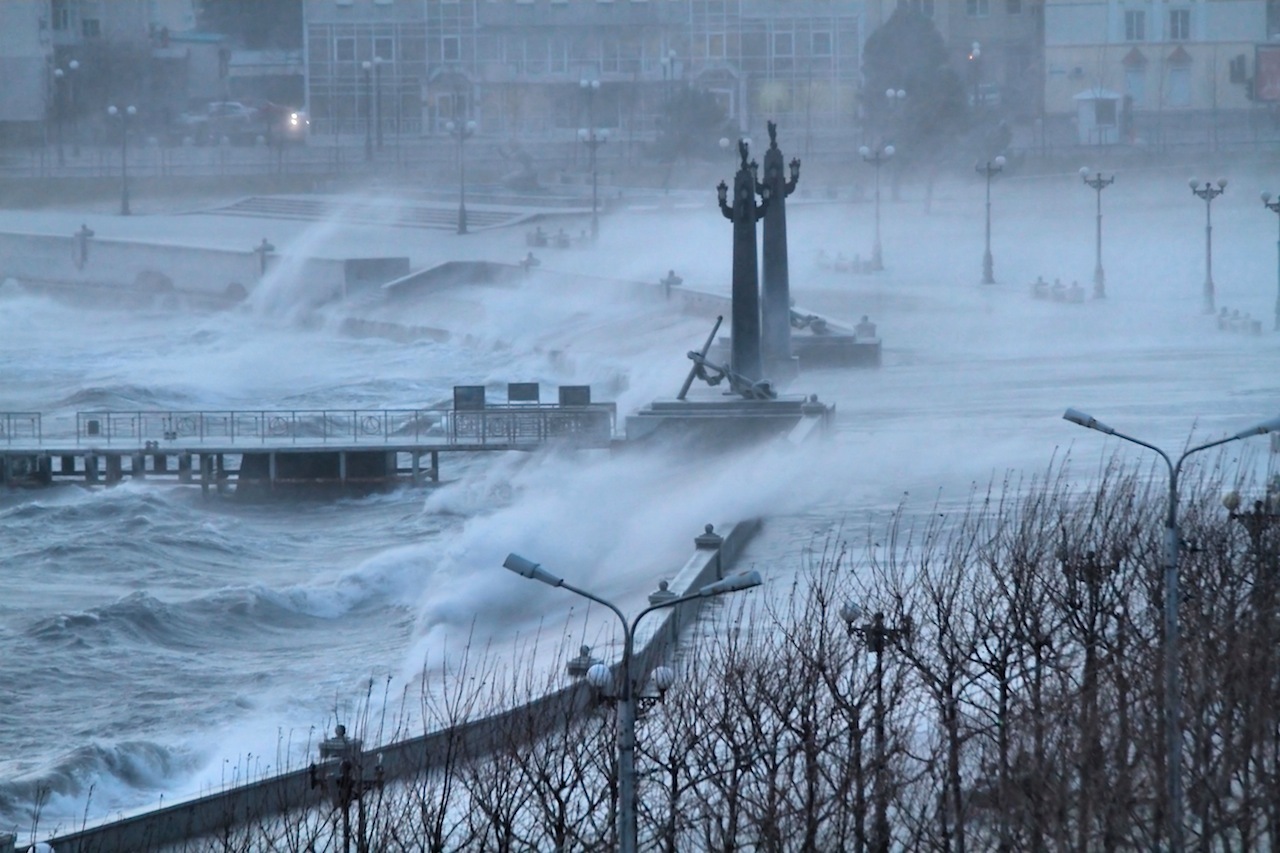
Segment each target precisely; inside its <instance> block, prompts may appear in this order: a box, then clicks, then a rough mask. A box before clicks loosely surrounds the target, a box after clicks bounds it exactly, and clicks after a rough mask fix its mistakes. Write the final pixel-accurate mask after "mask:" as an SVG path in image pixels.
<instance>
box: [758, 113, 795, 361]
mask: <svg viewBox="0 0 1280 853" xmlns="http://www.w3.org/2000/svg"><path fill="white" fill-rule="evenodd" d="M799 180H800V160H799V159H796V158H793V159H792V160H791V177H790V180H788V179H787V176H786V175H785V174H784V172H783V160H782V151H781V150H779V148H778V126H777V125H776V124H774V123H773V122H769V150H768V151H766V152H765V154H764V183H763V184H761V186H760V187H758V188H757V189H762V188H763V187H768V188H769V215H768V216H766V217H765V218H764V289H763V297H762V299H761V345H762V351H763V360H764V370H765V373H766V374H767V375H768V376H769V378H770V379H772V380H773V381H775V382H785V381H787V380H789V379H792V378H794V377H795V375H796V373H797V367H796V365H797V362H798V360H797V359H796V358H795V357H794V356H792V354H791V278H790V272H789V270H788V263H787V204H786V201H787V196H789V195H791V193H793V192H794V191H795V188H796V182H797V181H799Z"/></svg>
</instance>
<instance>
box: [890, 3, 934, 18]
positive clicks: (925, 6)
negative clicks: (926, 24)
mask: <svg viewBox="0 0 1280 853" xmlns="http://www.w3.org/2000/svg"><path fill="white" fill-rule="evenodd" d="M898 5H900V6H906V7H907V8H908V9H914V10H915V11H917V12H919V13H920V14H921V15H924V16H925V17H926V18H932V17H933V0H902V2H901V3H899V4H898Z"/></svg>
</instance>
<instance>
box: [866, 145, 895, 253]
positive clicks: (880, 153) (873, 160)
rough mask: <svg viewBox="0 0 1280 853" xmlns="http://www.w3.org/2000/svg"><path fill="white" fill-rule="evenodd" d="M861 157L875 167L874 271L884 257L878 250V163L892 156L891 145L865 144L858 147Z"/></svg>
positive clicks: (872, 251)
mask: <svg viewBox="0 0 1280 853" xmlns="http://www.w3.org/2000/svg"><path fill="white" fill-rule="evenodd" d="M858 153H859V154H860V155H862V159H863V161H864V162H866V163H870V164H871V165H872V166H874V167H875V169H876V241H875V243H874V245H872V247H871V268H872V269H873V270H876V271H880V270H882V269H884V258H883V256H882V255H881V252H880V164H882V163H885V162H887V161H888V160H889V159H890V158H892V157H893V146H892V145H877V146H876V148H875V150H874V151H873V150H872V149H871V148H869V147H867V146H866V145H864V146H862V147H861V148H859V149H858Z"/></svg>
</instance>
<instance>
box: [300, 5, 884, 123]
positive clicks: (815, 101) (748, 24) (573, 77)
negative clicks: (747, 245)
mask: <svg viewBox="0 0 1280 853" xmlns="http://www.w3.org/2000/svg"><path fill="white" fill-rule="evenodd" d="M862 5H863V4H862V2H861V0H304V21H305V28H306V31H305V40H306V50H305V53H306V62H307V80H308V84H307V86H308V108H309V110H310V113H311V116H312V121H313V128H314V129H316V130H317V131H318V132H320V133H324V132H334V131H335V130H340V131H342V132H355V131H358V130H359V129H360V128H363V126H364V122H365V120H366V117H372V120H373V121H375V122H379V123H381V124H382V125H383V126H384V127H385V128H387V129H394V128H396V127H399V128H400V129H402V130H403V131H405V132H413V133H431V132H435V131H437V130H439V129H440V127H441V125H442V124H444V123H445V122H447V121H449V120H451V119H462V118H465V119H468V120H476V121H478V122H479V123H480V124H481V125H482V127H483V128H484V132H486V133H506V134H516V133H519V134H524V135H529V134H533V135H544V136H553V135H556V134H560V133H564V132H567V131H569V130H570V129H573V128H577V127H582V126H584V125H586V124H587V123H593V124H594V125H596V126H598V127H604V128H611V129H614V130H616V131H618V132H620V133H626V134H630V135H631V136H633V137H636V136H639V137H643V136H645V135H647V134H649V133H651V132H652V131H653V130H654V128H655V127H656V125H657V121H658V117H659V115H660V114H661V111H662V108H663V105H664V103H665V102H666V99H667V98H669V97H670V96H671V93H672V92H673V91H674V89H675V87H679V86H684V85H692V86H697V87H699V88H701V89H704V90H706V91H710V92H712V93H713V94H714V95H715V96H716V98H717V100H718V101H719V102H720V103H721V105H722V106H723V108H724V110H725V112H726V114H727V115H728V116H729V118H730V119H731V120H732V121H734V122H735V123H736V124H737V125H738V126H739V127H741V128H743V129H746V128H748V127H751V126H759V125H763V122H764V120H765V119H766V118H775V119H777V120H779V121H782V122H785V123H787V124H789V125H790V126H792V127H795V126H798V125H803V126H806V127H808V128H810V129H823V128H842V127H843V128H848V127H850V126H852V124H853V122H854V120H855V114H856V103H855V102H856V96H857V88H858V79H859V76H860V69H859V63H860V59H859V56H860V43H861V40H862V38H863V35H862V27H861V13H862ZM366 63H367V64H366ZM584 82H586V83H587V84H588V85H587V86H584V85H583V83H584ZM593 84H598V85H593Z"/></svg>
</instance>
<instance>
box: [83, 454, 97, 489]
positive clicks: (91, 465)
mask: <svg viewBox="0 0 1280 853" xmlns="http://www.w3.org/2000/svg"><path fill="white" fill-rule="evenodd" d="M84 481H85V482H86V483H97V482H98V457H97V456H94V455H93V454H92V453H90V454H89V455H87V456H85V458H84Z"/></svg>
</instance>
